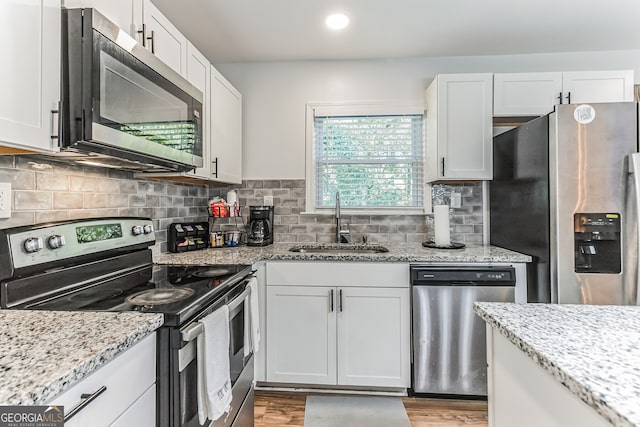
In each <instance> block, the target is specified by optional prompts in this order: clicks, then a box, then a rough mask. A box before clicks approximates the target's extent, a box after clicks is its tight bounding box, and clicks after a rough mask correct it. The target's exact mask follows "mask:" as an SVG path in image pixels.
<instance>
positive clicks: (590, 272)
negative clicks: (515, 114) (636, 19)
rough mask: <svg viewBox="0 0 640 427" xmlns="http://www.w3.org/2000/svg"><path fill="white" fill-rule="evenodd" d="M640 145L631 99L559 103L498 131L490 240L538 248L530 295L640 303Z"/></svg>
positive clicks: (586, 301) (533, 299)
mask: <svg viewBox="0 0 640 427" xmlns="http://www.w3.org/2000/svg"><path fill="white" fill-rule="evenodd" d="M637 151H638V106H637V104H636V103H632V102H627V103H611V104H582V105H573V104H568V105H558V106H556V109H555V111H554V112H553V113H551V114H549V115H547V116H543V117H540V118H538V119H535V120H532V121H530V122H528V123H525V124H523V125H521V126H519V127H517V128H515V129H513V130H511V131H508V132H505V133H503V134H500V135H497V136H495V137H494V140H493V167H494V171H493V180H492V181H490V183H489V201H490V202H489V204H490V206H489V209H490V223H489V228H490V232H489V234H490V242H491V244H492V245H496V246H500V247H503V248H506V249H511V250H514V251H517V252H521V253H525V254H528V255H531V256H532V257H533V259H534V262H533V263H532V264H530V265H529V266H528V271H527V276H528V277H527V279H528V295H527V299H528V301H529V302H557V303H578V304H636V303H637V298H638V295H637V292H636V291H637V282H638V262H639V261H638V206H637V205H638V197H637V188H638V185H637V183H638V179H637V178H638V174H634V169H636V170H637V169H638V168H640V157H638V156H639V155H638V154H637ZM634 165H635V166H634ZM638 173H640V170H638Z"/></svg>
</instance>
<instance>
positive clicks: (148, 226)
mask: <svg viewBox="0 0 640 427" xmlns="http://www.w3.org/2000/svg"><path fill="white" fill-rule="evenodd" d="M142 228H143V230H144V234H151V233H153V225H151V224H145V226H144V227H142Z"/></svg>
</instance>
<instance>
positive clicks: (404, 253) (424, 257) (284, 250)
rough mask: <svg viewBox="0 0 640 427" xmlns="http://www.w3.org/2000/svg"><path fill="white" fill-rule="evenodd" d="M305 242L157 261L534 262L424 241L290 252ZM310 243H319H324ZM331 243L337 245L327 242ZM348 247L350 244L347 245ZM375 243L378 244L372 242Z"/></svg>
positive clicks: (486, 249)
mask: <svg viewBox="0 0 640 427" xmlns="http://www.w3.org/2000/svg"><path fill="white" fill-rule="evenodd" d="M304 245H305V244H301V243H275V244H273V245H269V246H262V247H259V246H236V247H231V248H209V249H203V250H199V251H192V252H183V253H179V254H174V253H162V254H158V255H155V256H154V258H153V261H154V262H155V263H156V264H186V265H198V264H200V265H207V264H212V265H213V264H253V263H255V262H257V261H263V260H279V261H360V262H531V257H530V256H528V255H523V254H520V253H517V252H513V251H509V250H506V249H502V248H498V247H495V246H485V245H468V246H466V247H465V248H463V249H431V248H425V247H423V246H422V245H421V244H420V243H402V244H399V243H389V244H387V243H385V244H384V245H383V246H385V247H386V248H388V249H389V252H385V253H366V254H363V253H353V254H351V253H349V254H345V253H344V252H341V253H331V252H324V253H297V252H290V251H289V249H290V248H291V247H293V246H304ZM308 245H312V246H318V245H321V244H315V243H314V244H312V243H309V244H308ZM327 246H335V245H332V244H327ZM347 246H348V245H347ZM370 246H375V245H373V244H372V245H370Z"/></svg>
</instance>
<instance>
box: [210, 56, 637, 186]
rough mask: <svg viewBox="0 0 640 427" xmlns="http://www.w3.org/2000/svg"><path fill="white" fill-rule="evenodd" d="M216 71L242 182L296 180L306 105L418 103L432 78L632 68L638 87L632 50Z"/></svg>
mask: <svg viewBox="0 0 640 427" xmlns="http://www.w3.org/2000/svg"><path fill="white" fill-rule="evenodd" d="M216 67H217V68H218V69H219V70H220V72H222V73H223V74H224V75H225V77H227V79H229V81H231V83H233V84H234V85H235V87H236V88H237V89H238V90H239V91H240V92H241V93H242V97H243V123H244V124H243V144H244V146H243V156H244V157H243V165H242V170H243V178H244V179H303V178H304V177H305V169H304V168H305V165H304V162H305V155H304V154H305V140H304V138H305V128H304V127H305V104H306V103H307V102H340V101H347V102H348V101H381V100H394V101H406V102H412V103H415V102H420V103H422V102H424V90H425V89H426V87H427V86H428V84H429V83H430V82H431V80H432V79H433V77H434V76H435V75H436V74H440V73H471V72H527V71H578V70H607V69H633V70H634V72H635V79H636V81H638V80H639V79H640V50H633V51H612V52H591V53H587V52H585V53H564V54H535V55H502V56H474V57H440V58H408V59H393V60H371V61H324V62H307V61H305V62H260V63H235V64H217V65H216Z"/></svg>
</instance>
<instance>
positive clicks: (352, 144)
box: [307, 106, 424, 212]
mask: <svg viewBox="0 0 640 427" xmlns="http://www.w3.org/2000/svg"><path fill="white" fill-rule="evenodd" d="M335 110H336V111H331V110H330V109H324V110H320V109H318V108H316V109H314V110H313V134H312V138H311V139H312V143H311V145H312V146H309V147H308V149H309V150H311V151H312V159H310V161H308V166H309V165H311V168H310V169H311V170H308V171H307V177H308V179H309V178H311V179H310V181H311V185H308V186H307V190H308V192H310V193H312V194H308V196H307V202H308V203H313V207H314V209H315V210H322V209H323V208H325V209H328V208H333V207H334V206H335V197H336V192H339V193H340V202H341V205H342V206H343V207H344V208H346V209H351V210H365V209H376V210H378V211H384V212H390V211H391V212H392V211H398V210H403V211H407V210H409V211H411V210H413V211H415V210H418V209H420V210H421V211H422V209H423V207H424V206H423V205H424V202H423V181H424V180H423V168H424V162H423V132H422V126H423V125H422V123H423V114H415V109H413V110H414V111H411V113H410V114H399V113H396V112H395V111H394V112H393V114H384V113H383V112H380V111H376V112H375V114H357V113H354V109H353V108H351V109H349V110H350V111H344V110H340V109H335ZM378 110H382V111H384V108H383V106H380V108H378ZM308 169H309V167H308ZM307 210H308V211H309V210H311V209H310V208H309V207H307Z"/></svg>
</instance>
